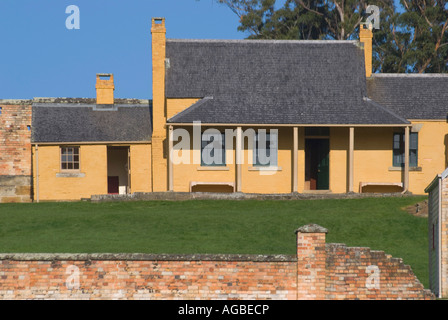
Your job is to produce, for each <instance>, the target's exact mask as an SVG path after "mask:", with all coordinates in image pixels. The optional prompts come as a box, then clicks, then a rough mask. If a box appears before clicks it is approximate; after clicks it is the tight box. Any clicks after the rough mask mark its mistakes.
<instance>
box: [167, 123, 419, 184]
mask: <svg viewBox="0 0 448 320" xmlns="http://www.w3.org/2000/svg"><path fill="white" fill-rule="evenodd" d="M202 128H214V129H216V130H217V131H219V132H220V133H222V134H225V133H226V131H227V132H231V134H232V135H231V136H230V137H231V138H230V139H228V138H226V139H225V151H224V157H225V160H223V163H222V164H220V165H203V163H202V152H201V141H199V142H197V143H196V144H195V143H194V139H195V137H194V135H193V131H194V127H193V125H191V126H188V125H186V124H169V125H168V126H167V131H168V137H169V139H168V150H169V157H168V158H167V161H168V190H169V191H182V192H192V191H193V192H194V191H201V192H241V193H363V192H406V191H408V189H409V145H410V130H411V125H410V124H398V125H397V124H393V125H392V124H382V125H303V124H300V125H285V124H282V125H269V126H266V125H258V126H254V125H238V126H231V125H224V124H207V125H202ZM176 129H182V130H185V131H187V132H190V133H191V134H192V137H191V140H190V142H191V146H192V147H191V149H190V150H189V151H190V155H189V159H190V160H191V161H192V162H191V163H188V164H187V163H179V161H173V157H175V155H176V154H177V153H178V152H179V146H178V143H179V141H180V139H179V137H178V134H176ZM249 130H253V131H255V132H257V131H258V130H265V131H266V132H268V133H269V132H272V131H274V130H277V132H278V134H277V135H276V137H277V142H276V143H271V146H273V147H272V150H270V152H271V153H275V154H276V155H275V163H271V164H269V165H264V166H257V165H255V163H254V161H255V159H254V157H253V155H254V150H253V148H254V146H253V145H252V146H250V143H249V141H250V139H252V138H248V135H247V132H248V131H249ZM202 133H203V132H201V131H200V134H199V137H200V138H199V139H201V137H202ZM396 133H402V135H403V143H404V147H403V150H404V155H403V158H404V161H403V162H404V163H403V166H402V167H400V168H394V169H393V170H392V169H391V167H392V158H393V143H394V142H393V139H394V134H396ZM274 137H275V135H274ZM197 138H198V135H196V139H197ZM229 140H231V142H230V141H229ZM194 158H196V159H198V158H199V159H201V160H200V161H201V162H199V163H197V162H196V163H193V162H194V161H193V160H194Z"/></svg>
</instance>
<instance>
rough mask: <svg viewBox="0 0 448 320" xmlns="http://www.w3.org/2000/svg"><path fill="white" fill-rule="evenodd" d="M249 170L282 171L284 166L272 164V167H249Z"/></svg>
mask: <svg viewBox="0 0 448 320" xmlns="http://www.w3.org/2000/svg"><path fill="white" fill-rule="evenodd" d="M249 171H282V167H276V166H272V167H263V166H260V167H249Z"/></svg>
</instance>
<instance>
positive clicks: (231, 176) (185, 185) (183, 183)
mask: <svg viewBox="0 0 448 320" xmlns="http://www.w3.org/2000/svg"><path fill="white" fill-rule="evenodd" d="M183 129H184V130H186V131H187V132H188V134H189V136H190V141H189V145H190V146H192V148H193V130H192V128H191V127H189V128H187V127H185V128H183ZM202 129H203V130H206V129H207V128H202ZM199 138H200V137H199ZM176 144H177V143H175V145H176ZM187 152H188V154H189V157H188V159H189V160H188V159H187V160H186V161H184V162H183V163H180V164H174V165H173V191H178V192H189V191H190V184H191V182H208V183H212V182H228V183H234V182H235V177H236V171H235V160H234V159H235V152H234V150H228V151H227V152H226V158H227V159H231V160H232V162H233V164H230V163H227V165H226V167H204V166H201V164H200V150H197V149H196V150H187ZM181 156H182V153H181V152H179V157H181ZM195 159H197V160H195Z"/></svg>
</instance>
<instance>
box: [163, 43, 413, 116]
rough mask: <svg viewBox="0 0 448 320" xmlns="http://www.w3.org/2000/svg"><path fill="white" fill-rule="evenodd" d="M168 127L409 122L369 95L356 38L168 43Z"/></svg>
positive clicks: (362, 55)
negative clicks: (175, 107)
mask: <svg viewBox="0 0 448 320" xmlns="http://www.w3.org/2000/svg"><path fill="white" fill-rule="evenodd" d="M166 57H167V73H166V96H167V98H205V99H203V100H201V101H199V102H198V103H196V104H195V105H193V106H191V107H190V108H189V109H187V110H185V111H183V112H181V113H179V114H177V115H175V116H174V117H172V118H171V119H169V120H168V122H170V123H191V122H193V121H201V122H202V123H229V124H231V123H245V124H251V123H257V124H310V125H313V124H369V125H370V124H407V123H408V122H407V121H406V120H405V119H403V118H401V117H399V116H397V115H395V114H394V113H393V112H390V111H389V110H387V109H386V108H383V107H381V106H380V105H378V104H376V103H373V102H372V101H370V100H368V99H365V98H366V96H367V89H366V81H365V67H364V53H363V51H362V49H361V48H360V47H359V46H358V42H356V41H294V40H293V41H288V40H285V41H282V40H170V39H168V40H167V43H166Z"/></svg>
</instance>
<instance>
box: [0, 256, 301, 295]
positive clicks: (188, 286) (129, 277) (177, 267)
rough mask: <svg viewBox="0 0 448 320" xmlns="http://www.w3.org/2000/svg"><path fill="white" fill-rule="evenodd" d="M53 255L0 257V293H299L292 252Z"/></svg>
mask: <svg viewBox="0 0 448 320" xmlns="http://www.w3.org/2000/svg"><path fill="white" fill-rule="evenodd" d="M22 257H23V256H22ZM51 258H52V257H51V256H48V257H46V258H44V259H45V260H44V259H42V258H40V259H41V260H38V261H36V260H22V261H20V260H14V259H15V258H14V259H13V260H0V281H1V282H0V283H1V285H0V299H51V298H53V299H54V298H56V299H151V300H154V299H164V300H166V299H176V298H181V299H196V298H200V299H220V300H221V299H278V300H280V299H295V298H296V277H295V275H296V263H295V262H294V259H292V261H291V259H290V258H288V257H286V260H290V261H281V260H283V259H274V260H273V259H270V258H269V257H266V258H263V259H261V260H260V259H259V257H256V258H255V259H251V258H250V257H248V258H246V259H245V260H247V261H236V260H237V259H235V258H234V257H231V256H224V257H218V258H216V260H214V259H215V258H212V260H206V259H210V257H202V258H201V259H202V260H191V259H192V258H191V257H187V258H185V259H190V260H179V261H177V260H176V259H177V258H176V257H173V256H171V257H168V259H167V257H162V256H157V257H152V258H148V260H136V259H135V257H132V255H128V256H127V258H128V259H129V258H130V259H134V260H87V259H86V260H82V259H81V260H71V261H70V260H60V261H59V260H53V261H50V259H51ZM72 258H73V256H72ZM19 259H20V258H19ZM22 259H23V258H22ZM25 259H26V258H25ZM89 259H90V258H89ZM155 259H156V260H155ZM170 259H175V260H170ZM257 259H259V260H260V261H257Z"/></svg>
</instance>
